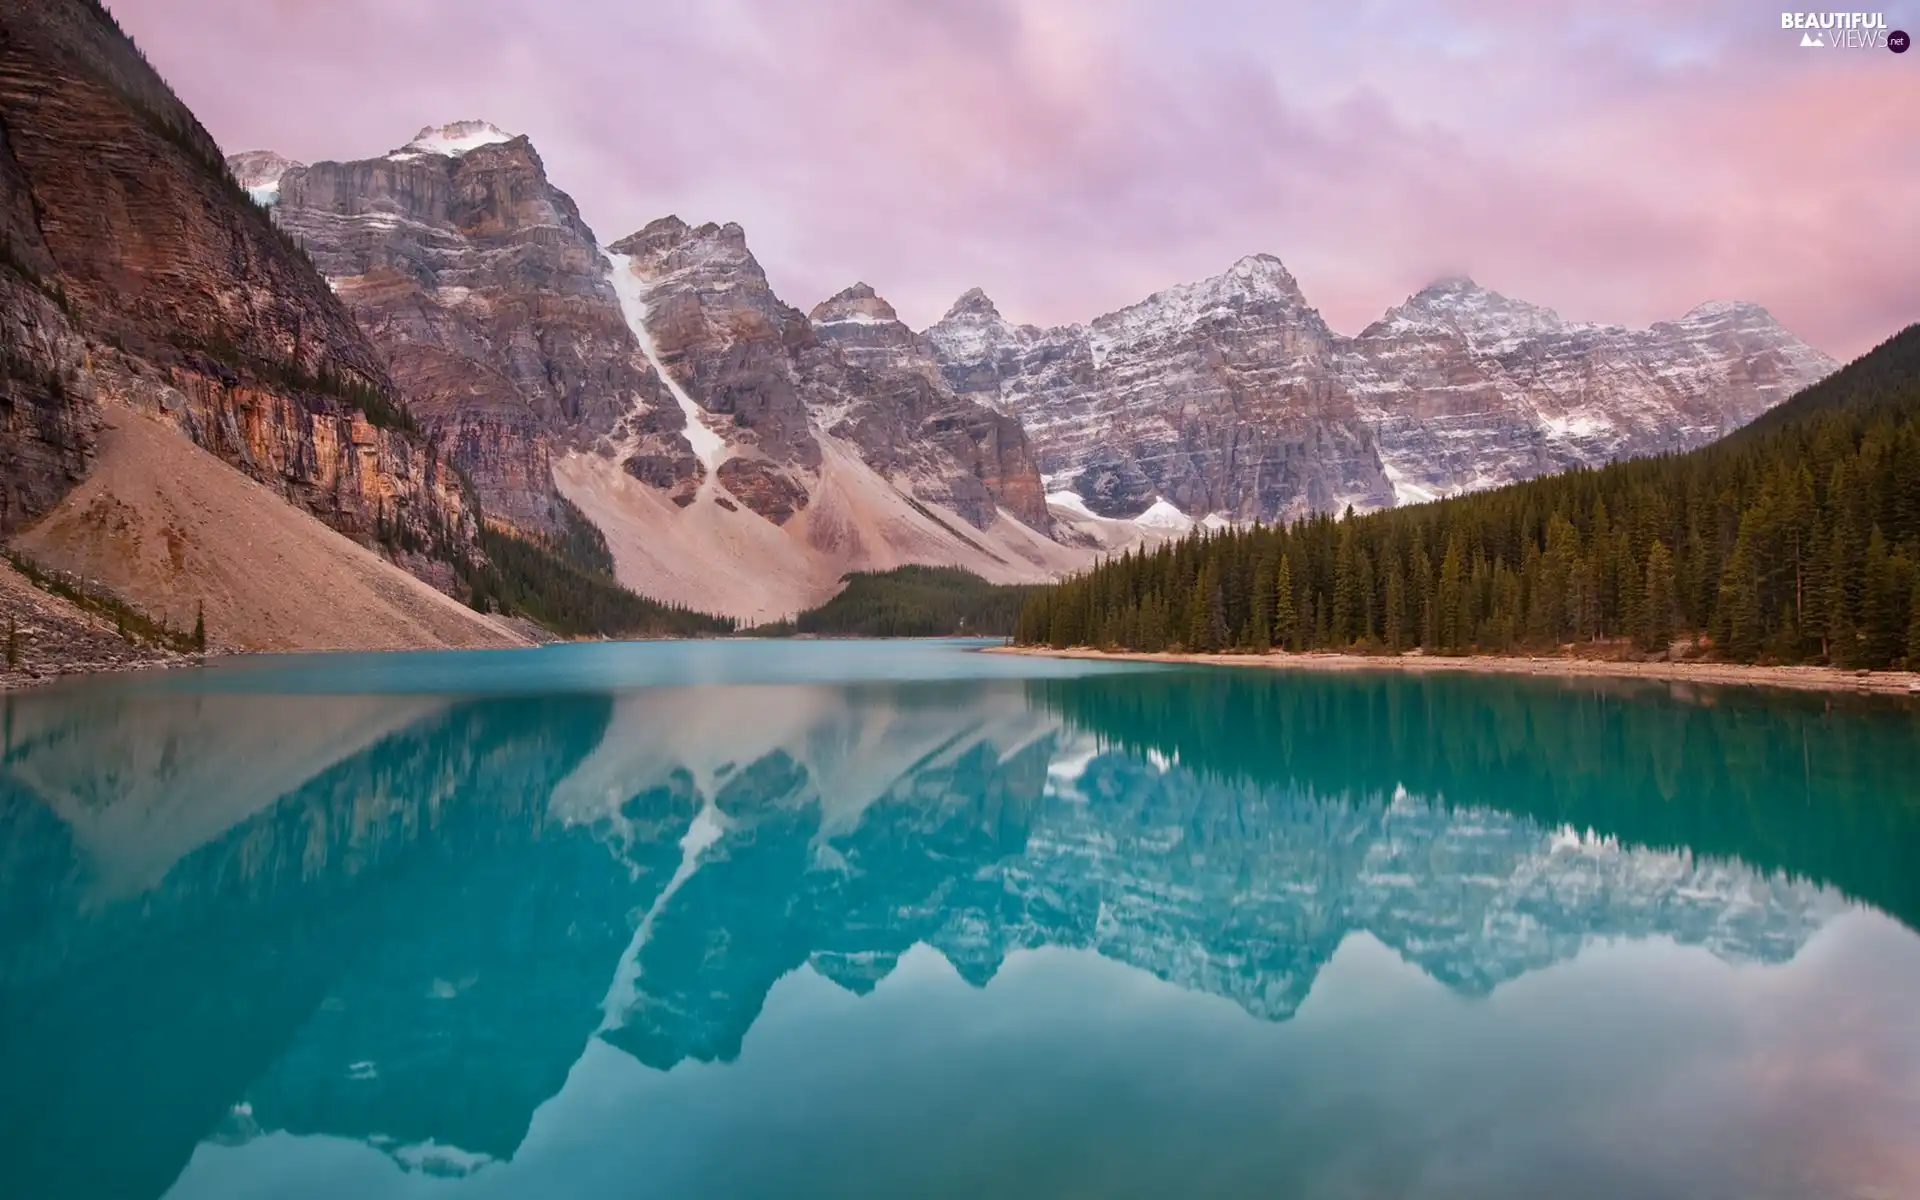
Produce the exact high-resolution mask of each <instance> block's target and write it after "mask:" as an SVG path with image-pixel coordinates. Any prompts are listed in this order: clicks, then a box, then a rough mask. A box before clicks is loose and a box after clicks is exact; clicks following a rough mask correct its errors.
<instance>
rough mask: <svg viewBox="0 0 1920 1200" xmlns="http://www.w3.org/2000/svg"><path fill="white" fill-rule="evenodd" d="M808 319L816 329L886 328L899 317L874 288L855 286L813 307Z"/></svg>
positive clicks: (861, 285) (861, 284)
mask: <svg viewBox="0 0 1920 1200" xmlns="http://www.w3.org/2000/svg"><path fill="white" fill-rule="evenodd" d="M807 319H808V320H810V321H812V322H813V323H814V324H816V325H827V324H853V325H887V324H897V323H898V322H899V320H900V314H898V313H896V312H895V311H894V310H893V305H891V304H888V303H887V302H886V301H885V300H884V299H882V298H881V297H880V295H879V294H878V293H877V292H875V291H874V290H873V287H872V286H871V285H869V284H865V283H856V284H854V285H853V286H852V287H849V288H844V289H842V290H841V291H838V292H835V293H834V294H833V295H831V296H829V297H827V298H826V299H825V300H822V301H821V302H820V303H818V304H816V305H814V306H813V311H812V312H810V313H808V314H807Z"/></svg>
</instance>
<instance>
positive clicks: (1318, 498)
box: [926, 255, 1836, 520]
mask: <svg viewBox="0 0 1920 1200" xmlns="http://www.w3.org/2000/svg"><path fill="white" fill-rule="evenodd" d="M926 336H927V339H928V341H929V342H930V343H931V345H932V346H933V348H934V351H935V353H936V355H937V357H938V360H939V362H940V364H941V368H942V370H943V372H944V373H945V375H946V378H947V380H948V382H949V383H950V384H951V385H952V386H953V388H954V389H955V390H956V391H957V392H959V393H961V394H962V395H967V396H974V397H978V398H980V399H981V400H982V401H984V402H986V403H988V404H991V405H993V406H995V407H997V408H999V409H1000V410H1001V411H1004V412H1007V413H1010V414H1013V415H1015V416H1017V417H1019V418H1020V419H1021V421H1022V422H1023V423H1024V424H1025V425H1026V427H1027V429H1028V432H1029V434H1030V436H1031V437H1032V439H1033V442H1034V445H1035V446H1036V447H1037V448H1038V451H1039V457H1040V467H1041V469H1042V470H1043V471H1045V472H1047V473H1048V475H1049V476H1050V477H1052V478H1053V481H1054V482H1053V487H1054V494H1055V495H1056V496H1057V497H1059V498H1060V500H1061V501H1064V502H1065V503H1067V504H1068V505H1074V506H1078V505H1084V506H1085V507H1086V508H1088V509H1090V510H1092V511H1093V512H1094V513H1097V514H1099V515H1100V516H1104V517H1116V518H1124V517H1136V516H1139V515H1140V514H1143V513H1149V512H1152V511H1153V510H1154V507H1155V506H1156V505H1160V506H1163V511H1164V508H1165V507H1171V508H1175V509H1178V510H1179V512H1180V513H1181V514H1184V515H1187V516H1190V517H1195V518H1198V517H1203V516H1207V515H1219V516H1223V517H1226V518H1231V519H1237V520H1251V519H1261V520H1275V519H1289V518H1292V517H1297V516H1300V515H1302V514H1304V513H1307V512H1327V511H1339V510H1341V509H1343V508H1344V507H1345V506H1346V505H1348V504H1352V505H1354V506H1355V507H1356V508H1359V509H1369V508H1380V507H1386V506H1388V505H1392V504H1395V503H1412V502H1418V501H1421V500H1428V499H1433V498H1435V497H1437V496H1442V495H1448V494H1453V493H1457V492H1462V491H1471V490H1476V489H1479V488H1485V487H1494V486H1498V485H1500V484H1503V483H1510V482H1513V481H1515V480H1519V479H1526V478H1530V477H1532V476H1535V475H1541V474H1545V473H1548V472H1550V471H1555V470H1560V469H1564V468H1567V467H1570V466H1575V465H1599V464H1602V463H1604V462H1606V461H1608V460H1609V459H1613V458H1622V457H1630V456H1634V455H1642V454H1650V453H1657V452H1660V451H1664V450H1684V449H1689V448H1691V447H1694V446H1697V445H1700V444H1703V443H1704V442H1707V441H1710V440H1712V439H1713V438H1715V437H1717V436H1719V435H1720V434H1722V433H1725V432H1728V431H1730V430H1731V429H1733V428H1736V427H1738V426H1739V425H1742V424H1744V423H1746V422H1747V421H1750V420H1752V419H1753V418H1754V417H1755V416H1757V415H1758V414H1759V413H1761V412H1763V411H1765V410H1766V409H1767V408H1769V407H1771V406H1772V405H1774V404H1777V403H1779V402H1780V401H1782V400H1784V399H1786V398H1787V397H1788V396H1789V395H1791V394H1792V393H1793V392H1795V391H1797V390H1799V389H1800V388H1802V387H1804V386H1806V385H1808V384H1810V383H1813V382H1815V381H1817V380H1818V379H1820V378H1822V377H1823V376H1825V375H1826V374H1827V373H1829V372H1831V371H1832V370H1833V369H1834V368H1835V365H1836V364H1835V363H1834V362H1833V361H1832V360H1831V359H1829V358H1827V357H1826V356H1825V355H1823V354H1821V353H1819V352H1818V351H1816V350H1813V349H1812V348H1811V347H1808V346H1807V345H1805V344H1804V343H1802V342H1800V341H1799V340H1798V339H1796V338H1794V337H1793V336H1792V335H1791V334H1789V333H1788V332H1786V331H1785V330H1784V329H1782V328H1781V327H1780V326H1779V325H1778V323H1776V322H1775V321H1774V320H1773V319H1772V317H1771V316H1769V315H1768V314H1767V313H1766V312H1765V310H1763V309H1760V308H1758V307H1757V306H1754V305H1749V304H1709V305H1704V306H1702V307H1700V308H1698V309H1695V310H1694V311H1693V312H1691V313H1688V314H1687V315H1686V316H1685V317H1682V318H1681V319H1680V320H1678V321H1673V322H1662V323H1660V324H1656V325H1654V326H1653V327H1652V328H1650V329H1645V330H1628V329H1623V328H1619V327H1614V326H1599V325H1582V324H1576V323H1573V322H1568V321H1565V320H1563V319H1562V318H1561V317H1560V316H1558V315H1557V314H1555V313H1553V312H1552V311H1550V310H1548V309H1544V308H1539V307H1537V306H1534V305H1530V304H1525V303H1521V302H1518V301H1513V300H1509V299H1507V298H1506V297H1504V296H1500V295H1498V294H1496V293H1494V292H1490V291H1488V290H1486V289H1484V288H1481V287H1479V286H1477V285H1475V284H1473V283H1472V282H1471V281H1468V280H1446V281H1442V282H1440V283H1437V284H1435V285H1433V286H1432V287H1430V288H1427V289H1426V290H1424V291H1422V292H1420V293H1419V294H1418V295H1416V296H1414V297H1412V298H1411V299H1410V300H1408V301H1407V303H1406V304H1404V305H1402V306H1400V307H1398V308H1396V309H1394V310H1392V311H1391V312H1389V313H1388V314H1387V315H1386V316H1385V317H1384V318H1382V319H1381V320H1380V321H1378V322H1376V323H1375V324H1373V325H1372V326H1369V327H1368V328H1367V329H1366V330H1365V331H1363V332H1362V333H1361V334H1360V335H1359V336H1358V337H1353V338H1348V337H1343V336H1340V335H1338V334H1336V333H1334V332H1332V331H1331V330H1329V329H1328V328H1327V326H1326V323H1325V322H1324V321H1323V320H1321V318H1320V315H1319V314H1318V312H1316V311H1315V310H1314V309H1313V308H1311V307H1309V306H1308V304H1307V303H1306V300H1305V298H1304V297H1303V296H1302V295H1301V292H1300V289H1299V287H1298V285H1297V284H1296V283H1295V281H1294V279H1293V277H1292V276H1291V275H1290V274H1289V273H1288V272H1287V270H1286V268H1285V267H1284V266H1282V265H1281V263H1280V262H1279V260H1277V259H1274V258H1272V257H1271V256H1267V255H1256V256H1254V257H1251V258H1245V259H1242V260H1240V261H1239V262H1238V263H1236V264H1234V266H1233V268H1232V269H1231V270H1229V271H1228V272H1226V273H1225V274H1223V275H1219V276H1216V277H1214V278H1212V279H1207V280H1203V281H1201V282H1199V283H1196V284H1190V285H1186V286H1184V287H1177V288H1171V289H1168V290H1167V291H1164V292H1158V293H1155V294H1154V295H1153V296H1150V297H1148V298H1147V299H1146V300H1145V301H1143V302H1141V303H1139V304H1136V305H1133V306H1132V307H1129V308H1126V309H1122V310H1121V311H1119V312H1116V313H1111V314H1108V315H1107V316H1103V317H1100V318H1098V319H1096V320H1094V321H1093V322H1092V323H1091V324H1089V325H1085V326H1081V325H1069V326H1062V327H1058V328H1054V329H1039V328H1036V327H1033V326H1025V325H1015V324H1012V323H1011V322H1008V321H1007V320H1006V319H1005V318H1003V317H1001V315H1000V314H999V313H998V311H996V310H995V308H994V307H993V304H992V302H991V301H990V300H988V298H987V297H986V295H985V294H984V293H982V292H980V291H979V290H978V289H975V290H973V291H970V292H968V293H967V294H966V295H964V296H962V297H961V298H960V300H959V301H958V302H957V303H956V304H955V305H954V306H953V308H952V310H950V311H949V312H948V313H947V315H946V316H945V317H943V318H942V319H941V320H940V321H939V322H938V323H936V324H935V325H934V326H933V327H932V328H931V329H929V330H928V331H927V334H926Z"/></svg>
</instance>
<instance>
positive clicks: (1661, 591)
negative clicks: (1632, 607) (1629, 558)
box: [1636, 541, 1675, 650]
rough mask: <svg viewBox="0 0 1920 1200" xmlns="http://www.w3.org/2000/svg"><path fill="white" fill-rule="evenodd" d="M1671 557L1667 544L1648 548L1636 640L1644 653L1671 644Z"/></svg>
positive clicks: (1656, 542) (1672, 578) (1656, 544)
mask: <svg viewBox="0 0 1920 1200" xmlns="http://www.w3.org/2000/svg"><path fill="white" fill-rule="evenodd" d="M1674 600H1675V597H1674V576H1673V556H1672V555H1671V554H1669V553H1667V544H1666V543H1665V542H1662V541H1655V542H1654V543H1653V545H1652V546H1650V547H1648V548H1647V572H1646V579H1645V582H1644V584H1643V586H1642V588H1641V600H1640V604H1639V617H1640V625H1639V628H1638V629H1637V631H1636V634H1637V640H1638V641H1639V643H1640V647H1641V649H1643V650H1665V649H1666V648H1667V647H1668V646H1670V645H1672V644H1673V622H1674Z"/></svg>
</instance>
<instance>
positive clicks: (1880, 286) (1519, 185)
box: [112, 0, 1920, 357]
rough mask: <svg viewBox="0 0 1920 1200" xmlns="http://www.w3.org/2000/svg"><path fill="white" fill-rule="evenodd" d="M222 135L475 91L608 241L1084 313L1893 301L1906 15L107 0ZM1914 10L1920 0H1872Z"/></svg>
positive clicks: (1802, 312)
mask: <svg viewBox="0 0 1920 1200" xmlns="http://www.w3.org/2000/svg"><path fill="white" fill-rule="evenodd" d="M112 7H113V9H114V12H115V14H116V15H117V16H118V17H119V19H120V21H121V23H122V25H123V26H125V27H126V28H127V30H128V31H129V32H130V33H132V34H133V35H134V36H135V38H136V39H137V40H138V41H139V43H140V44H141V46H142V47H143V48H144V49H145V50H146V51H147V53H148V56H149V57H150V58H151V59H152V60H153V62H154V63H155V65H156V66H158V67H159V69H160V70H161V72H162V73H163V74H165V75H166V76H167V78H168V79H169V81H170V82H172V84H173V85H174V87H175V88H176V89H177V90H178V91H179V92H180V94H181V96H182V97H183V98H184V99H185V100H186V101H187V102H188V103H189V104H190V105H191V106H192V107H193V108H194V110H195V111H196V112H197V113H198V114H199V115H200V117H201V119H202V120H203V121H204V122H205V123H206V124H207V126H208V128H209V129H211V130H212V132H213V134H214V136H216V137H217V138H219V139H220V142H221V144H222V145H223V146H225V147H226V148H227V149H228V150H229V151H236V150H246V149H260V148H267V149H276V150H280V151H282V152H284V153H287V154H290V155H292V156H294V157H295V158H299V159H302V160H305V161H314V160H317V159H322V158H333V159H348V158H361V157H367V156H371V155H375V154H379V153H382V152H384V151H386V150H389V149H392V148H393V147H395V146H398V145H400V144H402V143H404V142H405V141H406V140H407V139H408V138H410V137H411V136H412V135H413V133H414V132H415V131H416V130H417V129H419V128H420V127H421V126H423V125H427V124H430V123H431V124H439V123H442V122H446V121H451V120H456V119H460V118H467V117H481V118H485V119H487V120H491V121H493V122H495V123H496V124H498V125H500V126H502V127H504V128H506V129H509V130H511V131H513V132H516V133H526V134H529V135H531V136H532V138H533V140H534V143H535V145H536V146H537V147H538V148H539V150H540V152H541V155H542V157H543V158H545V160H546V163H547V168H548V172H549V174H550V175H551V176H552V178H553V181H554V182H555V183H556V184H557V185H558V186H560V187H562V188H564V189H566V190H567V191H568V192H570V193H571V194H572V195H573V197H574V198H575V199H576V200H577V201H579V203H580V207H581V211H582V213H583V214H584V215H585V217H586V219H587V221H588V223H589V224H591V225H592V226H593V228H594V230H595V232H596V233H597V234H598V235H599V236H600V238H601V240H602V241H603V242H607V241H612V240H614V239H616V238H618V237H621V236H623V235H625V234H627V233H629V232H631V231H633V230H634V229H637V228H638V227H640V226H641V225H643V224H645V223H646V222H647V221H649V220H652V219H653V218H655V217H658V216H661V215H663V214H666V213H669V212H673V213H678V214H679V215H680V216H682V217H684V218H686V219H687V220H689V221H694V222H699V221H706V220H717V221H727V220H734V221H739V222H740V223H741V224H742V225H744V226H745V227H746V230H747V236H748V240H749V243H750V244H751V245H752V247H753V249H754V251H755V253H756V254H757V256H758V257H759V258H760V260H761V262H762V263H763V264H764V265H765V266H766V268H767V272H768V274H769V275H770V276H771V277H772V280H773V283H774V286H775V288H776V289H777V290H778V291H779V292H780V293H781V295H782V296H783V297H784V298H785V299H787V300H788V301H789V302H791V303H794V304H797V305H800V306H801V307H811V305H812V304H813V303H814V302H815V301H817V300H819V299H820V298H822V297H824V296H826V295H829V294H831V293H832V292H834V291H837V290H839V289H840V288H841V287H844V286H846V285H847V284H848V283H851V282H853V281H854V280H856V279H863V280H865V281H867V282H868V283H871V284H872V285H873V286H874V287H875V288H877V289H879V291H880V292H881V294H883V295H885V296H886V297H887V298H888V299H889V300H891V301H892V302H893V303H894V305H895V306H896V307H897V308H898V309H899V310H900V312H901V315H902V316H903V317H904V318H905V319H906V320H907V321H908V322H909V323H911V324H913V325H915V326H924V325H926V324H928V323H930V322H931V321H933V320H935V319H937V318H938V317H939V316H940V314H941V313H942V312H944V311H945V310H946V308H947V306H948V305H949V304H951V303H952V301H953V300H954V298H955V297H957V296H958V295H959V294H960V293H961V292H962V291H964V290H965V289H967V288H969V287H973V286H976V285H977V286H980V287H984V288H985V289H986V290H987V293H988V294H989V295H991V296H992V297H993V298H994V300H995V301H996V303H997V304H998V305H999V307H1000V310H1001V311H1002V312H1003V313H1004V314H1006V315H1007V316H1008V317H1010V318H1012V319H1015V320H1023V321H1033V322H1036V323H1040V324H1049V323H1053V322H1062V321H1074V320H1086V319H1088V318H1091V317H1093V316H1095V315H1096V314H1098V313H1101V312H1105V311H1108V310H1111V309H1114V308H1117V307H1120V306H1122V305H1125V304H1128V303H1131V302H1133V301H1135V300H1138V299H1140V298H1142V297H1144V296H1145V295H1146V294H1148V293H1149V292H1152V291H1154V290H1155V289H1158V288H1162V287H1166V286H1169V285H1171V284H1175V283H1180V282H1184V281H1187V280H1191V279H1196V278H1200V277H1202V276H1205V275H1210V274H1214V273H1217V272H1219V271H1221V270H1223V269H1225V268H1226V266H1227V265H1228V264H1230V263H1231V262H1233V261H1234V260H1235V259H1237V258H1239V257H1240V256H1242V255H1244V254H1250V253H1254V252H1257V251H1266V252H1270V253H1273V254H1277V255H1279V256H1280V257H1281V258H1282V259H1284V260H1285V261H1286V263H1287V265H1288V266H1289V267H1290V268H1292V270H1293V272H1294V274H1295V275H1296V276H1297V277H1298V278H1299V279H1300V282H1301V286H1302V287H1303V288H1304V289H1305V291H1306V293H1307V296H1308V298H1309V299H1310V300H1311V301H1312V302H1313V303H1314V304H1316V305H1317V306H1318V307H1319V308H1320V309H1321V311H1322V312H1323V313H1324V314H1325V315H1326V317H1327V319H1328V321H1329V323H1330V324H1332V325H1333V327H1334V328H1336V329H1339V330H1342V331H1344V332H1348V333H1354V332H1358V331H1359V330H1360V329H1361V328H1362V327H1363V326H1365V325H1366V324H1367V323H1368V322H1369V321H1372V320H1373V319H1375V318H1376V317H1378V316H1379V315H1380V314H1381V312H1383V311H1384V310H1385V309H1386V308H1388V307H1389V306H1391V305H1393V304H1397V303H1399V302H1400V301H1401V300H1402V299H1404V298H1405V297H1406V296H1407V295H1408V294H1409V293H1411V292H1413V291H1415V290H1417V289H1418V288H1420V287H1421V286H1423V285H1424V284H1426V283H1427V282H1429V281H1430V280H1432V279H1433V278H1435V277H1437V276H1440V275H1442V274H1449V273H1459V272H1464V273H1467V274H1470V275H1472V276H1473V277H1474V278H1475V279H1477V280H1478V281H1479V282H1481V283H1482V284H1485V285H1486V286H1488V287H1491V288H1494V289H1496V290H1499V291H1502V292H1505V293H1507V294H1508V295H1511V296H1516V297H1520V298H1523V299H1527V300H1531V301H1534V302H1536V303H1541V304H1547V305H1550V306H1552V307H1554V308H1556V309H1558V310H1559V311H1560V312H1561V314H1562V315H1563V316H1566V317H1569V318H1572V319H1578V320H1594V321H1614V322H1621V323H1625V324H1631V325H1643V324H1646V323H1647V322H1649V321H1654V320H1659V319H1662V318H1666V317H1673V316H1678V315H1679V314H1681V313H1683V312H1685V311H1686V310H1687V309H1689V308H1691V307H1693V306H1694V305H1695V304H1698V303H1701V302H1702V301H1706V300H1714V299H1746V300H1754V301H1758V302H1759V303H1762V304H1764V305H1766V306H1767V307H1768V308H1770V309H1772V310H1773V312H1774V313H1775V315H1776V316H1778V317H1779V318H1780V319H1781V321H1783V322H1784V323H1785V324H1786V325H1787V326H1788V327H1789V328H1791V329H1793V330H1794V331H1795V332H1797V333H1799V334H1800V335H1801V336H1803V337H1805V338H1806V339H1807V340H1809V341H1811V342H1812V343H1814V344H1815V345H1817V346H1819V347H1821V348H1822V349H1824V350H1827V351H1828V352H1830V353H1832V354H1834V355H1836V356H1840V357H1849V356H1852V355H1855V354H1858V353H1860V352H1861V351H1863V350H1866V349H1868V348H1869V347H1871V346H1872V345H1873V344H1874V343H1876V342H1878V341H1879V340H1881V339H1882V338H1884V337H1886V336H1888V335H1889V334H1891V333H1893V332H1894V331H1895V330H1897V329H1899V328H1900V327H1901V326H1903V325H1905V324H1907V323H1910V322H1912V321H1915V320H1920V52H1909V53H1907V54H1904V55H1894V54H1890V53H1888V52H1887V51H1886V50H1884V49H1877V50H1845V49H1831V50H1803V49H1801V48H1799V45H1798V41H1799V35H1798V34H1796V33H1790V32H1786V31H1783V30H1782V29H1781V28H1780V11H1779V8H1778V6H1775V5H1768V4H1762V3H1757V2H1754V0H1747V2H1744V3H1730V2H1723V0H1568V2H1567V3H1562V4H1558V5H1550V4H1547V3H1537V2H1531V0H1442V2H1439V3H1435V2H1433V0H1427V2H1425V3H1422V2H1419V0H1347V2H1344V3H1325V4H1319V5H1304V4H1294V5H1289V4H1285V3H1276V2H1274V0H1220V2H1218V3H1205V4H1203V3H1198V2H1196V0H1186V2H1182V0H1165V2H1162V0H1032V2H1024V3H1023V2H1016V0H913V2H911V3H909V2H906V0H819V2H811V0H702V2H699V3H691V2H686V0H682V2H680V3H653V2H643V0H546V2H545V3H535V2H534V0H328V2H327V3H313V2H311V0H114V2H113V5H112ZM1885 11H1886V14H1887V19H1888V23H1889V25H1890V26H1892V27H1894V28H1906V29H1908V30H1909V31H1914V32H1920V0H1903V3H1902V4H1900V5H1897V6H1894V7H1889V8H1887V9H1886V10H1885Z"/></svg>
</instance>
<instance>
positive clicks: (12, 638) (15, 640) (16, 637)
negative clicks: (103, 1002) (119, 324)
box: [7, 609, 1920, 671]
mask: <svg viewBox="0 0 1920 1200" xmlns="http://www.w3.org/2000/svg"><path fill="white" fill-rule="evenodd" d="M1915 615H1916V617H1917V618H1920V609H1916V610H1915ZM1914 628H1916V629H1920V623H1916V624H1915V626H1914ZM19 667H20V629H19V627H18V626H17V625H15V624H14V621H13V614H12V613H8V614H7V670H9V671H15V670H18V669H19Z"/></svg>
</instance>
